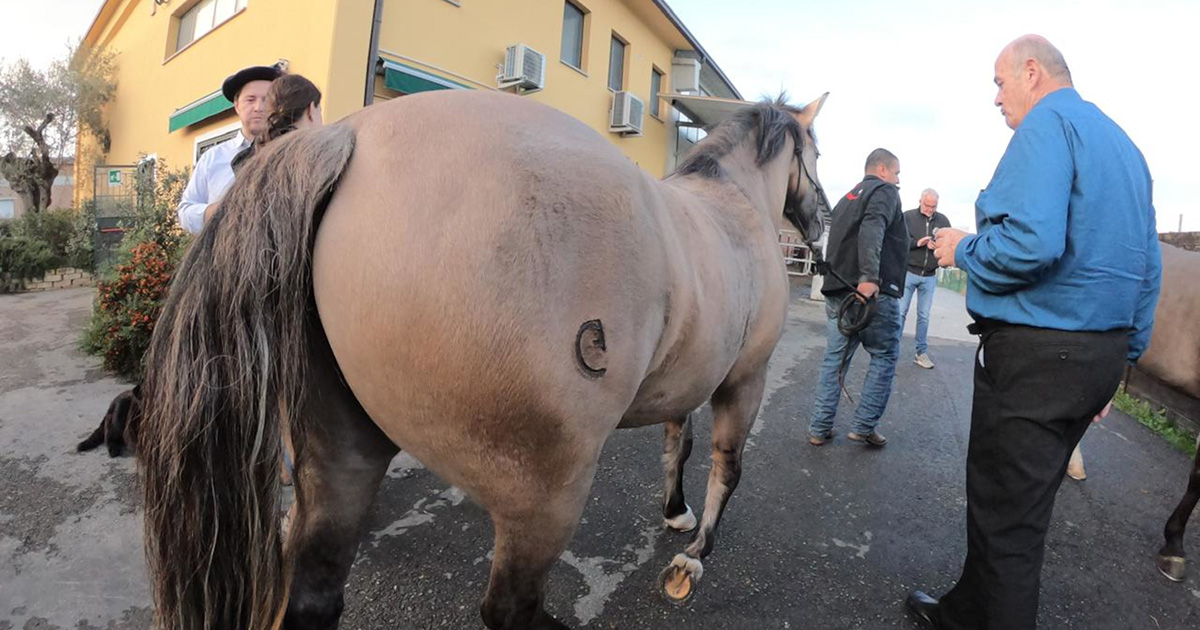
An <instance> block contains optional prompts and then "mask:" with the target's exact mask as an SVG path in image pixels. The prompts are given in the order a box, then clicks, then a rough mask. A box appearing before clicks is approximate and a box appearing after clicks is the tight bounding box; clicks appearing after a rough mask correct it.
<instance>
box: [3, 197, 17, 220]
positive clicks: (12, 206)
mask: <svg viewBox="0 0 1200 630" xmlns="http://www.w3.org/2000/svg"><path fill="white" fill-rule="evenodd" d="M16 216H17V200H16V199H0V219H12V218H14V217H16Z"/></svg>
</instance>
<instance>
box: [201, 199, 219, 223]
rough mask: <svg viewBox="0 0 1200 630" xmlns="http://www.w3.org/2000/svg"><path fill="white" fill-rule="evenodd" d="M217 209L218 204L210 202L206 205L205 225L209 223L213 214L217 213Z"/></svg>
mask: <svg viewBox="0 0 1200 630" xmlns="http://www.w3.org/2000/svg"><path fill="white" fill-rule="evenodd" d="M216 211H217V204H215V203H210V204H208V207H206V208H205V209H204V225H208V222H209V220H211V219H212V217H213V214H214V213H216Z"/></svg>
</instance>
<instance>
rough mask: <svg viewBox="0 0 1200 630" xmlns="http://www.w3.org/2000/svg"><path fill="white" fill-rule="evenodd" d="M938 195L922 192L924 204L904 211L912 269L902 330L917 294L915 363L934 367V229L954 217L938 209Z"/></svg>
mask: <svg viewBox="0 0 1200 630" xmlns="http://www.w3.org/2000/svg"><path fill="white" fill-rule="evenodd" d="M937 207H938V194H937V191H936V190H934V189H932V188H926V189H925V190H924V191H922V192H921V205H920V207H918V208H916V209H913V210H909V211H907V212H905V213H904V223H905V225H907V226H908V272H907V273H906V274H905V277H904V298H903V299H902V300H901V301H900V330H904V324H905V322H907V321H908V307H909V306H910V305H911V304H912V298H913V293H916V294H917V348H916V350H917V353H916V358H915V359H914V360H913V363H916V364H917V365H919V366H921V367H923V368H925V369H927V370H932V369H933V360H932V359H930V358H929V311H930V310H931V309H932V308H933V293H934V291H936V290H937V268H938V264H937V256H934V255H933V231H934V230H936V229H938V228H948V227H950V219H947V218H946V215H944V214H942V213H940V212H938V211H937Z"/></svg>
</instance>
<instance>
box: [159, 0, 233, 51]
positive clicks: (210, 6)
mask: <svg viewBox="0 0 1200 630" xmlns="http://www.w3.org/2000/svg"><path fill="white" fill-rule="evenodd" d="M244 8H246V0H200V2H197V3H196V4H195V5H194V6H193V7H192V8H190V9H188V10H187V12H185V13H184V14H183V15H181V16H179V34H178V37H176V39H175V51H176V52H179V51H180V50H183V48H184V47H185V46H187V45H188V44H190V43H192V42H194V41H196V40H197V39H200V38H201V37H203V36H204V35H205V34H206V33H208V32H209V31H211V30H213V29H214V28H216V27H217V26H218V25H220V24H221V23H222V22H224V21H225V20H228V19H229V18H231V17H233V15H234V14H235V13H237V12H238V11H241V10H242V9H244Z"/></svg>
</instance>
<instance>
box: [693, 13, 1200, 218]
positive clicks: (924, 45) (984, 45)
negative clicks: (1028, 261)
mask: <svg viewBox="0 0 1200 630" xmlns="http://www.w3.org/2000/svg"><path fill="white" fill-rule="evenodd" d="M671 7H672V8H673V9H675V12H676V13H678V14H679V16H680V17H681V18H682V19H683V21H684V23H685V24H687V25H688V27H689V28H690V29H691V31H692V32H693V33H694V34H695V35H696V37H697V38H698V39H699V40H700V42H701V43H702V44H703V45H704V47H705V48H706V49H707V50H708V52H709V53H710V54H712V56H713V57H714V58H715V59H716V60H717V63H719V64H720V65H721V68H722V69H723V70H724V71H725V73H726V74H727V75H729V77H730V78H731V79H732V80H733V81H734V82H735V84H737V86H738V89H739V90H741V92H742V94H743V95H744V96H746V97H747V98H756V97H758V96H760V95H762V94H771V95H774V94H776V93H777V92H778V91H779V90H780V88H786V89H787V90H788V91H789V93H790V94H791V96H792V98H793V99H794V100H796V101H798V102H804V101H808V100H810V99H812V98H815V97H816V96H819V95H820V94H821V93H822V92H825V91H829V92H830V96H829V100H828V101H827V102H826V103H825V108H824V110H823V111H822V113H821V116H820V118H818V120H817V133H818V136H819V138H820V142H821V164H820V166H819V170H820V176H821V180H822V183H823V184H824V185H825V187H826V188H827V189H828V190H829V191H830V196H831V197H834V196H835V195H836V196H840V195H841V194H842V193H843V192H845V190H846V189H848V188H849V187H850V186H852V185H853V184H854V183H855V182H856V181H858V178H860V177H861V176H862V163H863V160H864V159H865V158H866V155H867V153H869V152H870V151H871V149H874V148H875V147H878V146H882V147H886V148H888V149H890V150H892V151H893V152H895V153H896V154H897V155H898V156H899V157H900V163H901V164H900V166H901V173H900V179H901V196H902V198H903V200H904V204H905V207H906V208H914V207H916V206H917V202H918V199H917V196H918V195H919V194H920V191H921V190H923V189H925V188H927V187H932V188H936V189H937V190H938V191H939V192H940V193H941V202H940V206H941V207H940V208H939V209H940V210H941V211H942V212H944V213H945V214H946V215H947V216H949V217H950V220H951V221H952V222H953V223H954V225H955V226H958V227H964V228H971V229H972V230H973V229H974V203H975V198H976V196H978V193H979V190H980V189H981V188H983V187H984V186H986V185H987V183H988V180H989V179H990V178H991V175H992V172H993V170H994V169H995V166H996V163H997V162H998V161H999V159H1000V156H1001V154H1002V153H1003V152H1004V147H1005V146H1006V144H1007V143H1008V139H1009V138H1010V137H1011V134H1012V132H1011V131H1010V130H1009V129H1008V128H1007V127H1006V126H1005V125H1004V119H1003V117H1002V116H1001V115H1000V112H999V110H998V109H997V108H995V107H994V106H993V105H992V100H993V99H994V98H995V94H996V90H995V86H994V85H993V83H992V75H993V63H994V62H995V59H996V55H997V54H998V53H999V52H1000V49H1001V48H1003V47H1004V45H1005V44H1007V43H1008V42H1009V41H1011V40H1012V39H1014V38H1016V37H1017V36H1019V35H1022V34H1024V33H1031V32H1033V33H1039V34H1042V35H1045V36H1046V37H1048V38H1049V39H1050V41H1052V42H1054V44H1055V45H1056V46H1058V47H1059V49H1060V50H1062V52H1063V55H1064V56H1065V57H1066V59H1067V63H1068V64H1069V65H1070V66H1071V71H1072V74H1073V75H1074V79H1075V86H1076V88H1077V89H1078V90H1079V92H1080V94H1081V95H1082V96H1083V98H1085V99H1087V100H1090V101H1092V102H1094V103H1096V104H1097V105H1098V106H1099V107H1100V108H1101V109H1103V110H1104V111H1105V112H1106V113H1107V114H1108V115H1109V116H1111V117H1112V118H1113V119H1114V120H1115V121H1116V122H1117V123H1118V124H1119V125H1121V126H1122V127H1123V128H1124V129H1125V131H1126V132H1127V133H1128V134H1129V135H1130V137H1131V138H1133V141H1134V142H1135V143H1137V145H1138V146H1139V147H1140V148H1141V149H1142V152H1143V154H1145V156H1146V160H1147V161H1148V162H1149V164H1150V170H1151V173H1152V174H1153V175H1154V178H1155V206H1156V209H1157V211H1158V224H1159V229H1160V230H1161V231H1171V230H1175V229H1176V227H1177V226H1178V223H1179V215H1180V214H1181V213H1182V214H1183V215H1184V216H1183V228H1184V230H1200V202H1198V201H1197V200H1196V195H1195V193H1194V192H1193V191H1192V186H1191V184H1192V183H1193V182H1195V181H1196V179H1197V177H1196V175H1195V174H1194V173H1190V172H1189V171H1188V170H1187V169H1189V168H1191V166H1190V164H1191V160H1190V159H1189V158H1188V156H1189V155H1190V154H1191V153H1193V151H1194V149H1195V147H1197V146H1200V124H1198V123H1197V122H1196V121H1197V118H1196V116H1195V114H1194V112H1193V110H1194V108H1195V103H1196V102H1197V98H1196V97H1197V96H1200V89H1198V88H1197V87H1196V82H1195V81H1194V80H1193V78H1192V77H1191V76H1190V73H1185V72H1186V70H1188V66H1190V63H1189V60H1190V59H1191V58H1192V57H1193V56H1194V52H1193V51H1192V48H1193V46H1194V45H1195V43H1194V40H1195V35H1194V30H1195V25H1196V24H1200V2H1196V1H1195V0H1177V1H1167V0H1142V1H1139V2H1127V1H1115V0H1032V1H1031V0H1006V1H1004V2H998V1H994V0H975V1H972V2H964V1H959V0H953V1H951V0H917V1H904V2H900V1H889V0H807V1H805V2H796V1H795V0H743V1H742V2H738V3H730V2H728V0H673V1H671ZM733 7H737V9H734V8H733Z"/></svg>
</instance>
